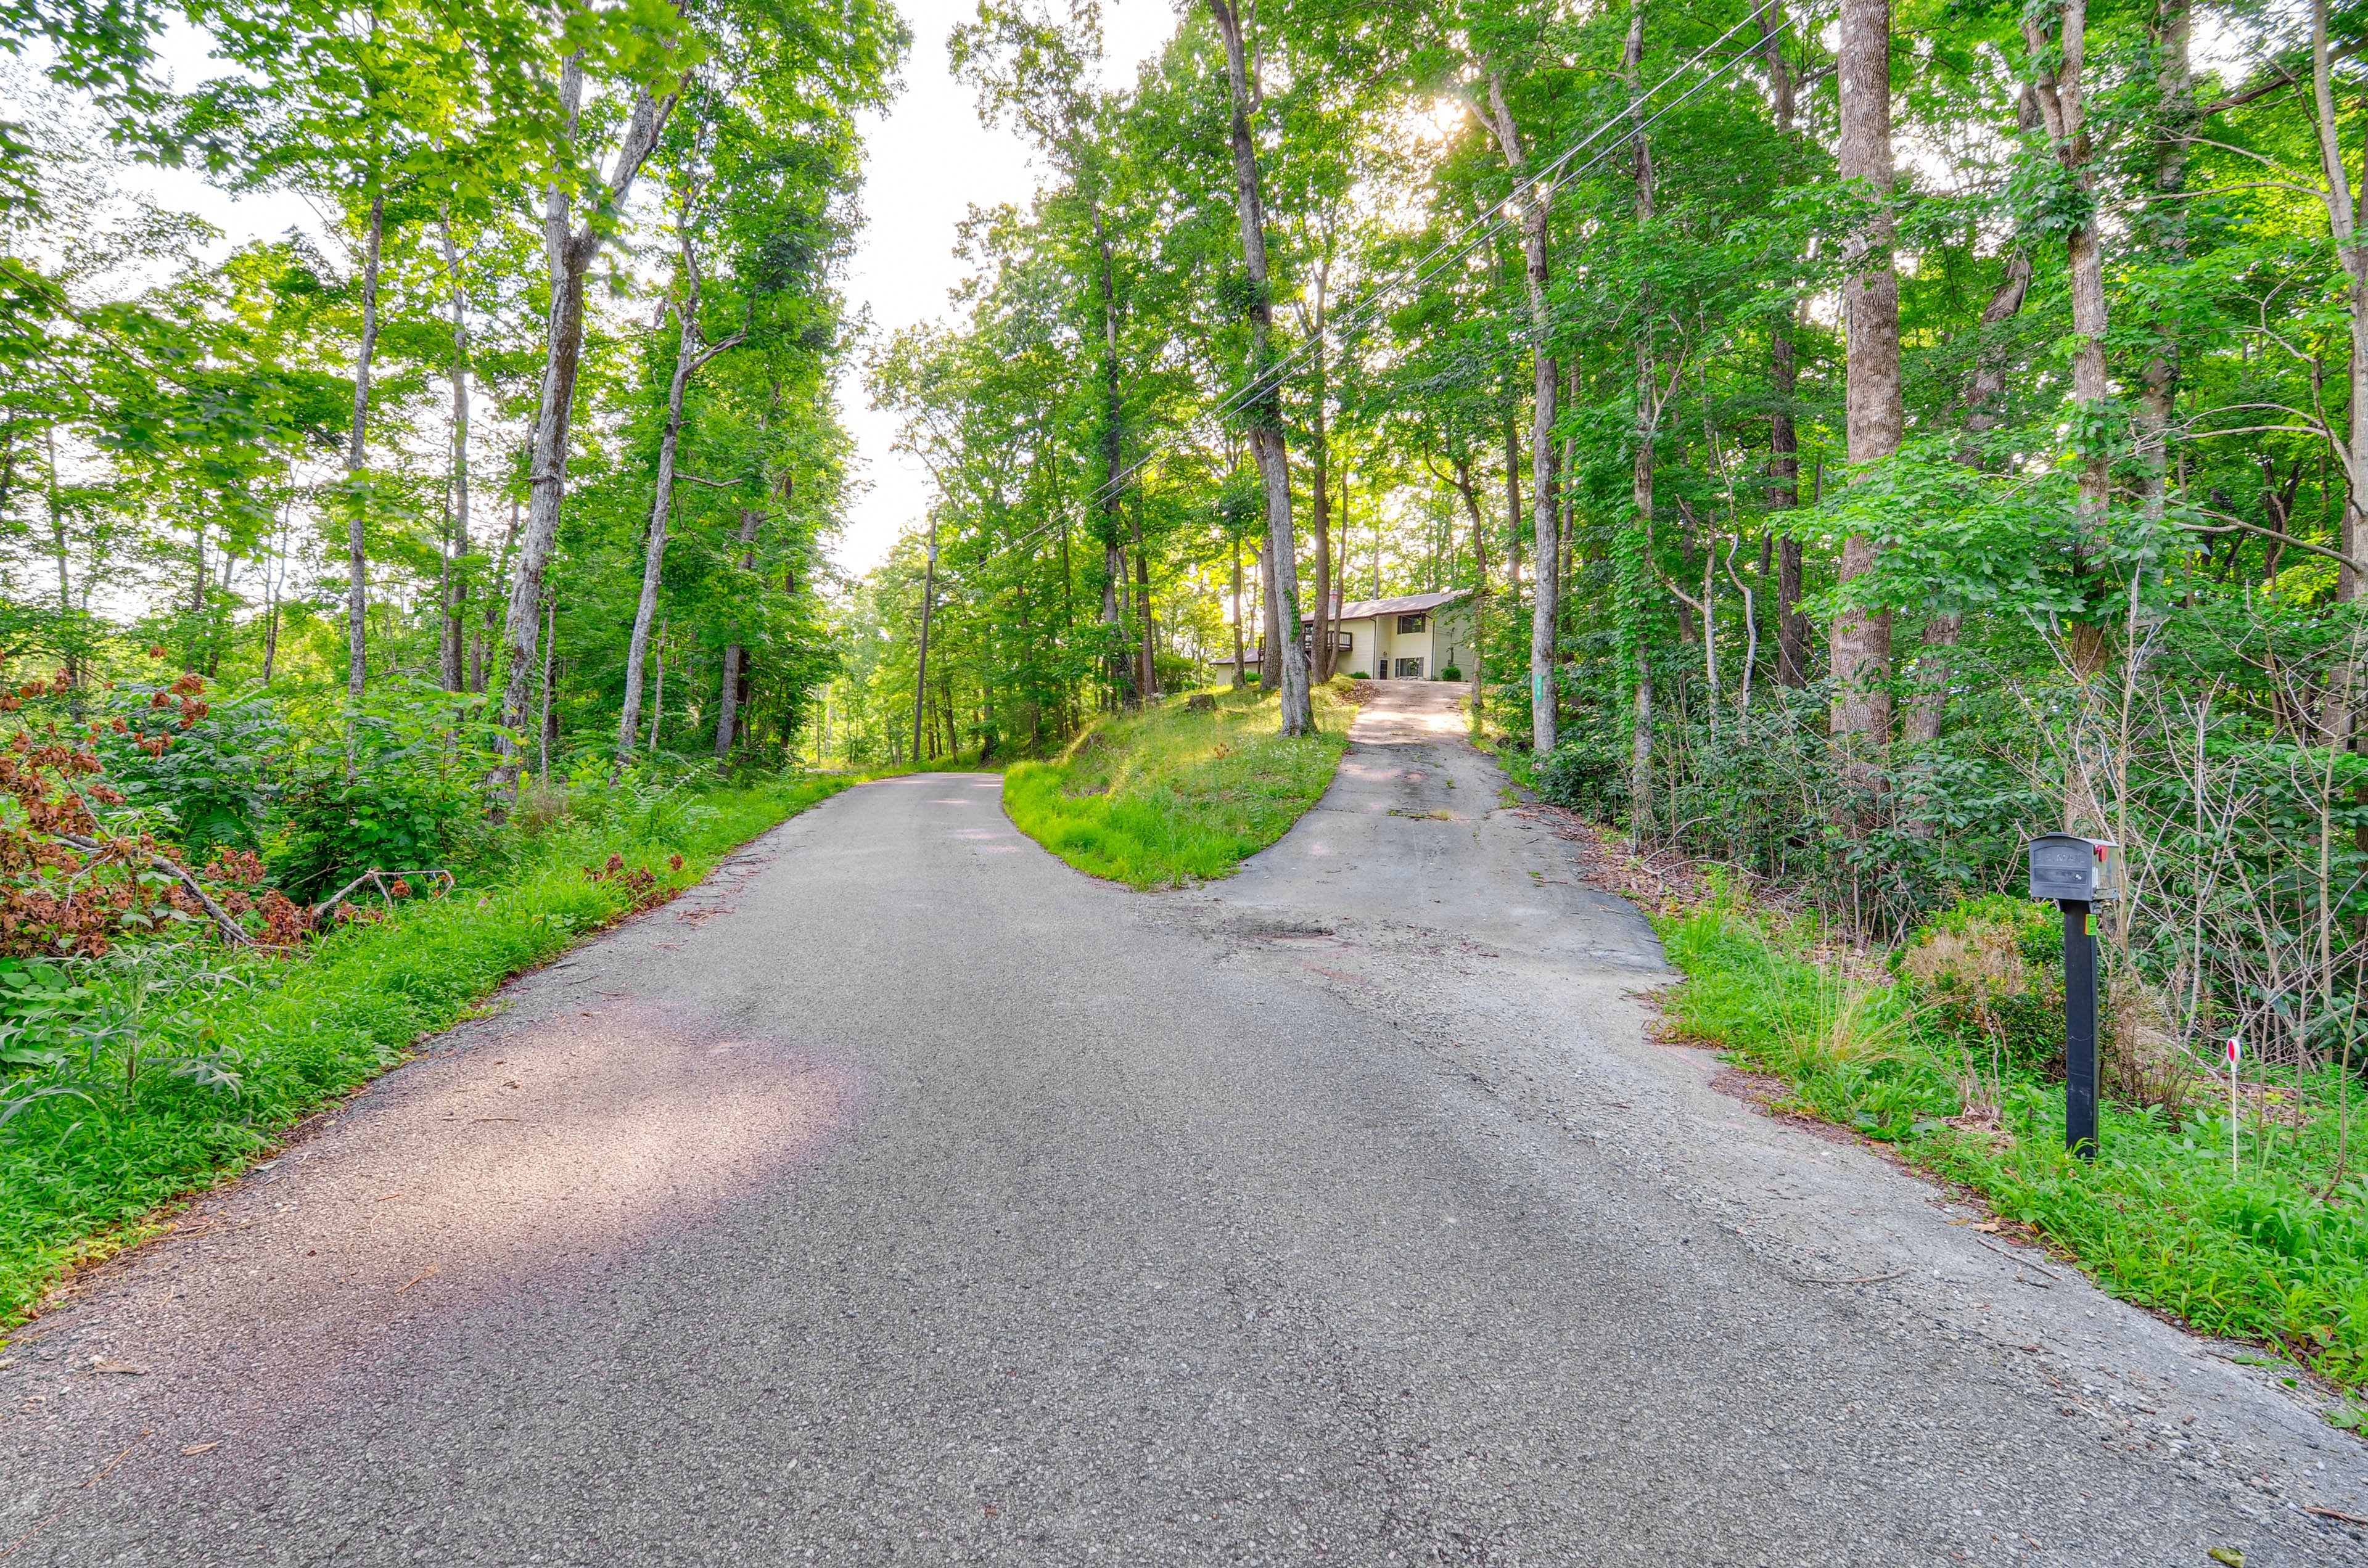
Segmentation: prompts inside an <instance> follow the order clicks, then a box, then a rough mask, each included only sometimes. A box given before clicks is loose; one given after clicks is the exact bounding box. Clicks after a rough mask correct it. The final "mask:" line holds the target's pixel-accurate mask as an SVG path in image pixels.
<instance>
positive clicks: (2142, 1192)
mask: <svg viewBox="0 0 2368 1568" xmlns="http://www.w3.org/2000/svg"><path fill="white" fill-rule="evenodd" d="M1987 903H1988V904H1989V906H1990V907H1991V908H1993V909H1996V908H1998V906H2001V905H2008V904H2009V901H2002V900H1994V901H1987ZM1964 907H1965V908H1966V909H1967V910H1979V909H1981V908H1982V907H1983V906H1981V905H1968V906H1964ZM2053 917H2054V912H2053V911H2052V910H2043V911H2041V912H2040V914H2039V915H2038V916H2037V917H2036V918H2035V919H2034V918H2033V917H2031V916H2029V915H2016V914H2012V913H2009V914H2007V915H2004V916H2003V917H1998V916H1987V917H1976V918H1974V919H1972V920H1970V921H1969V919H1968V917H1967V916H1964V915H1959V916H1957V917H1955V918H1954V919H1952V918H1951V917H1948V916H1944V917H1943V918H1942V920H1941V922H1936V926H1935V927H1928V928H1927V930H1928V933H1930V932H1933V931H1935V930H1936V929H1937V930H1938V931H1939V932H1940V937H1941V939H1943V940H1949V941H1953V942H1956V943H1957V944H1958V945H1959V947H1960V948H1962V947H1963V943H1964V936H1965V934H1966V933H1967V932H1969V931H1975V932H1977V930H1978V928H1979V927H1980V922H1981V918H1988V919H1990V921H1991V926H1990V928H1992V929H1996V928H1998V926H1999V924H2000V919H2001V918H2002V919H2003V921H2004V922H2008V923H2013V924H2020V925H2021V926H2023V929H2024V937H2025V947H2026V950H2027V956H2028V959H2029V960H2032V961H2033V963H2034V969H2033V971H2032V972H2044V969H2043V968H2040V967H2038V966H2037V963H2036V960H2038V959H2039V949H2040V948H2041V947H2042V946H2044V944H2045V941H2046V940H2047V939H2048V936H2049V933H2048V931H2047V930H2046V929H2045V926H2046V925H2047V922H2049V921H2051V920H2052V919H2053ZM1655 924H1656V926H1658V928H1659V930H1660V933H1661V938H1662V941H1663V943H1664V944H1665V945H1666V947H1667V949H1668V955H1669V959H1670V961H1671V962H1672V963H1674V964H1676V965H1677V966H1678V968H1679V969H1680V970H1681V971H1684V973H1685V975H1686V979H1685V981H1684V982H1683V983H1681V984H1679V986H1677V987H1676V988H1675V989H1674V990H1672V991H1670V992H1669V993H1668V995H1667V997H1666V999H1665V1001H1666V1016H1667V1017H1668V1019H1669V1021H1670V1022H1671V1024H1673V1025H1674V1026H1675V1028H1676V1030H1677V1031H1678V1032H1679V1033H1680V1034H1682V1035H1685V1036H1688V1037H1691V1038H1693V1039H1697V1040H1702V1041H1704V1042H1706V1043H1709V1044H1712V1045H1714V1046H1718V1047H1722V1048H1724V1049H1725V1051H1727V1052H1728V1053H1729V1054H1730V1055H1731V1056H1732V1057H1733V1058H1734V1059H1735V1060H1736V1062H1738V1064H1740V1065H1744V1066H1748V1067H1749V1068H1752V1069H1755V1070H1757V1071H1759V1072H1762V1073H1767V1074H1774V1075H1776V1076H1778V1077H1780V1078H1782V1080H1783V1081H1784V1082H1785V1083H1786V1084H1787V1085H1790V1086H1791V1097H1790V1100H1789V1101H1788V1102H1787V1103H1786V1104H1785V1106H1784V1108H1788V1109H1793V1110H1797V1111H1801V1112H1804V1113H1806V1114H1809V1115H1812V1116H1816V1117H1818V1118H1821V1119H1826V1120H1828V1121H1832V1122H1835V1123H1839V1125H1841V1126H1844V1127H1850V1128H1853V1129H1855V1130H1856V1131H1860V1132H1861V1133H1862V1134H1864V1135H1866V1136H1867V1137H1869V1138H1873V1139H1875V1140H1878V1141H1881V1142H1888V1143H1891V1144H1893V1145H1895V1146H1896V1148H1897V1149H1898V1150H1899V1152H1900V1153H1902V1154H1903V1155H1905V1156H1906V1157H1907V1159H1908V1160H1910V1161H1911V1162H1913V1163H1914V1164H1916V1165H1919V1166H1921V1167H1923V1168H1925V1169H1927V1170H1930V1171H1931V1172H1933V1173H1935V1174H1937V1175H1939V1176H1943V1177H1946V1178H1948V1179H1949V1180H1952V1181H1954V1182H1958V1183H1962V1184H1963V1185H1964V1186H1965V1187H1970V1188H1973V1189H1974V1190H1975V1191H1976V1192H1978V1193H1980V1194H1981V1195H1982V1196H1983V1197H1984V1198H1986V1199H1987V1200H1988V1201H1989V1202H1990V1204H1991V1205H1992V1206H1993V1207H1994V1208H1995V1210H1996V1211H1997V1212H1998V1215H1999V1216H2000V1217H2001V1218H2003V1219H2005V1220H2008V1221H2013V1222H2015V1223H2017V1224H2019V1225H2023V1226H2028V1227H2029V1228H2030V1229H2031V1230H2032V1231H2035V1232H2037V1233H2040V1234H2042V1235H2044V1237H2045V1238H2046V1239H2047V1240H2048V1241H2049V1242H2050V1243H2052V1244H2055V1246H2056V1247H2058V1248H2060V1249H2061V1250H2062V1251H2063V1252H2064V1253H2066V1254H2068V1255H2069V1256H2071V1257H2073V1258H2074V1259H2075V1260H2077V1262H2078V1265H2079V1267H2081V1268H2082V1269H2083V1270H2084V1271H2086V1272H2087V1273H2088V1274H2089V1275H2090V1276H2091V1277H2092V1278H2095V1280H2096V1281H2097V1283H2098V1284H2099V1285H2100V1287H2102V1288H2103V1289H2104V1290H2106V1291H2108V1292H2109V1293H2111V1294H2112V1295H2115V1296H2118V1297H2120V1298H2122V1299H2123V1300H2125V1301H2133V1302H2135V1303H2137V1304H2139V1305H2142V1306H2146V1307H2151V1308H2155V1309H2157V1310H2159V1311H2162V1312H2168V1313H2170V1314H2172V1315H2174V1316H2176V1317H2178V1318H2180V1319H2182V1320H2184V1321H2185V1322H2187V1323H2188V1324H2192V1325H2193V1326H2194V1327H2195V1328H2197V1329H2199V1330H2201V1331H2203V1332H2204V1333H2207V1334H2212V1335H2225V1336H2227V1337H2230V1338H2235V1339H2243V1340H2250V1341H2253V1342H2255V1343H2258V1344H2260V1345H2263V1346H2267V1347H2270V1348H2271V1350H2272V1351H2273V1352H2274V1353H2275V1354H2276V1355H2277V1356H2278V1358H2280V1359H2281V1360H2282V1361H2286V1362H2290V1363H2294V1364H2298V1366H2306V1367H2308V1368H2310V1369H2313V1370H2315V1371H2317V1372H2318V1373H2319V1374H2321V1375H2322V1376H2324V1377H2325V1378H2327V1379H2328V1380H2329V1381H2333V1382H2336V1383H2338V1384H2340V1385H2342V1386H2344V1387H2345V1388H2347V1389H2349V1390H2351V1391H2353V1392H2355V1393H2356V1392H2358V1391H2359V1390H2360V1389H2361V1388H2362V1385H2363V1384H2368V1176H2362V1175H2361V1174H2359V1171H2360V1168H2361V1165H2362V1157H2363V1156H2368V1148H2363V1147H2362V1143H2361V1140H2362V1136H2363V1134H2368V1115H2363V1114H2362V1113H2363V1110H2368V1108H2363V1107H2362V1104H2361V1103H2360V1096H2359V1094H2358V1092H2357V1090H2356V1088H2354V1087H2353V1086H2351V1085H2347V1084H2346V1083H2344V1082H2343V1081H2342V1078H2343V1075H2342V1074H2340V1072H2338V1071H2336V1070H2334V1069H2329V1070H2328V1071H2326V1072H2323V1073H2320V1074H2315V1075H2305V1076H2302V1077H2299V1078H2298V1077H2297V1076H2296V1074H2294V1073H2293V1072H2291V1071H2283V1072H2277V1071H2273V1072H2272V1073H2271V1074H2270V1076H2269V1079H2268V1081H2266V1082H2255V1081H2252V1080H2253V1079H2254V1078H2255V1077H2256V1075H2257V1074H2258V1069H2255V1070H2251V1071H2248V1074H2247V1080H2246V1081H2245V1082H2244V1083H2243V1102H2242V1106H2241V1108H2240V1110H2239V1111H2238V1113H2237V1116H2236V1120H2237V1124H2238V1125H2237V1153H2236V1157H2235V1160H2234V1165H2235V1168H2234V1169H2232V1168H2231V1167H2232V1160H2231V1150H2230V1142H2229V1140H2230V1127H2229V1122H2230V1119H2231V1111H2230V1107H2229V1102H2228V1097H2227V1085H2226V1079H2222V1080H2220V1081H2219V1083H2218V1084H2216V1085H2215V1084H2214V1083H2213V1082H2212V1081H2211V1080H2210V1078H2209V1077H2208V1076H2205V1075H2203V1074H2202V1073H2200V1072H2198V1071H2196V1070H2195V1069H2194V1068H2192V1067H2188V1068H2185V1069H2181V1070H2179V1071H2178V1073H2177V1075H2176V1076H2175V1077H2173V1078H2166V1077H2162V1076H2159V1075H2158V1076H2157V1078H2156V1079H2155V1093H2154V1095H2153V1096H2151V1097H2157V1098H2168V1099H2169V1101H2170V1102H2171V1104H2170V1105H2169V1106H2166V1105H2163V1104H2154V1105H2147V1106H2136V1105H2130V1104H2123V1103H2115V1102H2114V1101H2112V1100H2108V1101H2107V1102H2106V1104H2105V1105H2104V1107H2103V1108H2102V1113H2101V1117H2102V1120H2101V1128H2100V1140H2099V1141H2100V1146H2101V1148H2100V1156H2099V1158H2098V1159H2097V1160H2096V1161H2095V1162H2094V1163H2093V1164H2090V1163H2088V1162H2085V1161H2081V1160H2078V1159H2075V1158H2073V1157H2071V1156H2070V1155H2068V1154H2066V1153H2065V1151H2064V1136H2063V1134H2064V1091H2063V1085H2062V1083H2061V1081H2060V1079H2054V1080H2051V1078H2050V1076H2049V1074H2047V1072H2046V1071H2045V1068H2044V1063H2043V1062H2040V1061H2039V1060H2037V1055H2038V1052H2037V1049H2036V1047H2035V1046H2034V1045H2033V1044H2032V1041H2033V1040H2036V1039H2037V1037H2038V1036H2039V1035H2040V1034H2041V1033H2042V1031H2043V1030H2045V1031H2049V1032H2050V1033H2052V1031H2053V1030H2054V1028H2056V1027H2058V1026H2056V1025H2055V1021H2054V1015H2055V1008H2056V1007H2057V1006H2060V993H2058V994H2055V995H2038V994H2032V992H2031V991H2030V990H2029V989H2028V988H2026V989H2025V991H2024V992H2023V993H2021V994H2009V993H2008V992H2005V991H2000V992H1998V994H1995V995H1993V996H1992V997H1991V998H1990V1005H1989V1007H1988V1010H1987V1013H1983V1012H1980V1011H1979V1010H1978V1009H1975V1008H1973V1007H1971V1006H1970V1004H1971V1002H1972V1001H1973V997H1972V995H1971V994H1970V993H1968V992H1967V991H1966V990H1965V989H1964V988H1963V987H1962V986H1960V985H1958V984H1957V983H1955V982H1954V981H1942V982H1941V983H1940V984H1939V985H1938V986H1937V987H1936V986H1935V985H1934V984H1930V983H1925V982H1926V981H1929V980H1930V975H1929V974H1928V975H1927V976H1925V979H1924V980H1919V979H1918V978H1917V976H1916V975H1915V973H1914V970H1915V968H1916V967H1917V966H1916V965H1913V964H1909V965H1907V966H1906V969H1907V972H1905V973H1903V974H1900V975H1899V976H1897V977H1896V978H1893V979H1892V980H1890V981H1888V982H1884V981H1882V980H1878V979H1864V978H1860V979H1853V978H1851V977H1850V976H1848V975H1846V974H1844V973H1842V972H1840V969H1839V966H1838V965H1837V964H1835V963H1833V962H1831V961H1827V959H1828V955H1827V954H1825V953H1823V952H1821V951H1820V949H1818V947H1817V944H1816V936H1817V933H1816V927H1815V926H1814V924H1813V923H1812V922H1810V921H1808V920H1806V919H1804V918H1786V917H1784V916H1782V915H1775V914H1771V913H1770V912H1767V911H1764V910H1755V909H1753V908H1751V907H1750V906H1748V904H1747V903H1744V902H1743V901H1742V900H1740V899H1738V898H1737V897H1736V896H1735V895H1734V893H1733V892H1731V891H1730V890H1728V889H1726V888H1725V887H1723V886H1722V885H1720V884H1719V883H1717V882H1715V881H1713V884H1712V895H1711V896H1710V898H1709V899H1708V900H1707V901H1706V902H1704V903H1701V904H1699V905H1698V906H1696V907H1694V908H1693V909H1691V910H1690V911H1687V912H1684V913H1680V914H1675V915H1661V916H1659V917H1657V918H1656V922H1655ZM1933 939H1934V937H1931V936H1929V935H1928V936H1927V937H1926V938H1925V940H1926V941H1927V942H1928V943H1929V942H1930V941H1931V940H1933ZM1976 945H1978V944H1976ZM1994 946H1995V945H1994ZM1917 950H1918V949H1916V948H1914V947H1911V949H1908V954H1909V955H1911V956H1912V955H1913V954H1914V953H1915V952H1916V951H1917ZM1952 950H1954V949H1952ZM1924 967H1926V968H1927V969H1929V968H1930V964H1929V963H1928V964H1927V965H1925V966H1924ZM1990 968H1991V972H1993V973H1998V972H2002V971H1999V970H1998V966H1997V965H1996V964H1995V963H1993V964H1992V965H1991V966H1990ZM1969 1017H1973V1018H1976V1019H1978V1018H1979V1017H1987V1018H1989V1019H1990V1020H1992V1021H1991V1023H1990V1024H1989V1026H1988V1027H1987V1028H1983V1027H1981V1026H1980V1025H1979V1024H1978V1023H1976V1024H1975V1027H1972V1028H1969V1027H1967V1025H1968V1019H1969ZM2018 1033H2019V1034H2020V1036H2021V1040H2022V1041H2023V1043H2022V1044H2021V1047H2020V1049H2019V1050H2018V1047H2017V1045H2016V1044H2015V1043H2014V1037H2016V1036H2017V1035H2018ZM2052 1038H2053V1040H2054V1041H2055V1050H2056V1051H2060V1050H2061V1038H2062V1037H2061V1035H2060V1033H2052ZM2018 1054H2019V1055H2020V1058H2021V1060H2020V1061H2019V1062H2018V1061H2017V1060H2016V1058H2017V1056H2018ZM2165 1091H2168V1092H2167V1094H2166V1093H2165ZM2346 1120H2348V1121H2349V1123H2350V1125H2349V1128H2348V1131H2347V1129H2346V1128H2345V1126H2344V1123H2345V1121H2346ZM1982 1124H1987V1125H1982ZM2339 1140H2341V1142H2342V1143H2343V1145H2344V1147H2343V1156H2344V1157H2343V1158H2342V1159H2341V1160H2339V1158H2338V1142H2339ZM2330 1419H2333V1420H2335V1421H2336V1422H2337V1423H2338V1424H2339V1425H2345V1426H2353V1427H2359V1426H2361V1425H2362V1420H2363V1412H2362V1409H2361V1407H2360V1406H2358V1405H2356V1404H2352V1403H2346V1404H2345V1405H2344V1406H2342V1407H2341V1408H2340V1409H2339V1410H2338V1411H2337V1412H2335V1413H2334V1415H2332V1416H2331V1417H2330Z"/></svg>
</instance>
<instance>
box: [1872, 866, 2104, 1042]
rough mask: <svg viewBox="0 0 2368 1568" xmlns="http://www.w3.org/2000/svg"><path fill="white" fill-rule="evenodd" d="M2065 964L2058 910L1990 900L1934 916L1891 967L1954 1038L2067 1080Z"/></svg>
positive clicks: (1994, 897) (2004, 898)
mask: <svg viewBox="0 0 2368 1568" xmlns="http://www.w3.org/2000/svg"><path fill="white" fill-rule="evenodd" d="M2062 957H2063V928H2062V924H2061V916H2060V915H2057V914H2056V912H2055V909H2054V908H2053V907H2051V906H2049V905H2047V904H2044V903H2032V902H2031V901H2030V900H2028V899H2018V898H2009V897H2008V896H2006V895H2004V894H2002V893H1991V894H1987V895H1985V896H1984V897H1981V898H1971V899H1965V900H1964V901H1962V902H1961V903H1957V904H1955V905H1953V906H1952V907H1951V908H1949V909H1946V910H1943V911H1942V912H1941V914H1939V915H1935V916H1934V917H1933V918H1932V919H1931V920H1930V921H1928V922H1927V923H1926V924H1925V925H1923V926H1920V927H1918V930H1917V931H1916V934H1915V935H1914V936H1913V937H1909V938H1908V941H1907V945H1906V946H1905V947H1903V948H1901V949H1898V950H1897V951H1896V952H1895V953H1894V954H1893V955H1892V960H1891V962H1892V967H1893V969H1894V971H1895V972H1896V973H1897V974H1898V976H1899V977H1900V979H1901V981H1902V982H1904V983H1906V984H1907V988H1908V990H1909V991H1910V992H1911V993H1912V994H1914V996H1915V997H1916V1000H1917V1002H1918V1005H1919V1006H1923V1007H1925V1008H1927V1009H1929V1010H1930V1014H1931V1016H1932V1018H1933V1021H1934V1022H1935V1023H1937V1024H1938V1025H1939V1026H1940V1027H1941V1028H1942V1029H1943V1030H1945V1031H1946V1032H1947V1033H1949V1034H1952V1035H1954V1036H1956V1037H1957V1038H1959V1039H1961V1040H1982V1041H1986V1042H1987V1043H1988V1044H1989V1045H1990V1046H1991V1048H1992V1051H1993V1054H1994V1055H1995V1056H1996V1057H1998V1059H1999V1062H2001V1063H2002V1064H2003V1065H2005V1066H2007V1067H2009V1068H2011V1069H2013V1070H2014V1071H2016V1072H2019V1073H2022V1074H2032V1075H2035V1076H2044V1075H2045V1074H2051V1073H2053V1074H2056V1075H2058V1076H2061V1075H2062V1073H2063V1065H2064V1064H2063V1053H2064V974H2063V965H2062ZM1993 1075H1995V1073H1994V1074H1993Z"/></svg>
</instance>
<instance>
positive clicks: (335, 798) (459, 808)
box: [271, 772, 484, 903]
mask: <svg viewBox="0 0 2368 1568" xmlns="http://www.w3.org/2000/svg"><path fill="white" fill-rule="evenodd" d="M279 815H280V824H281V826H280V837H279V846H278V849H277V852H276V853H275V854H274V855H273V856H272V858H271V876H272V881H274V882H276V883H277V884H278V885H279V887H281V888H283V889H285V890H286V891H287V892H289V893H290V895H291V896H293V897H295V898H298V899H301V900H302V901H303V902H305V903H313V902H316V901H318V900H320V899H322V898H325V897H326V896H328V894H330V893H331V892H335V891H336V889H338V888H340V887H342V886H344V885H345V884H346V883H347V882H348V881H352V880H353V879H354V878H355V877H358V876H359V875H360V874H361V873H362V872H364V871H369V870H385V871H419V870H426V869H430V868H434V867H442V866H444V865H445V864H446V862H447V861H449V860H450V859H452V858H455V856H454V852H455V851H456V850H460V849H462V848H465V847H468V846H471V845H472V841H473V839H474V838H475V836H476V833H475V830H476V829H477V827H478V824H480V823H481V821H482V820H483V817H484V802H483V801H482V800H481V799H480V797H479V795H478V793H477V790H476V789H475V787H474V786H473V785H472V784H469V783H464V782H461V781H460V780H456V779H445V778H437V777H436V776H434V775H432V774H425V773H408V772H392V773H374V774H366V775H357V776H356V777H355V778H346V777H345V776H344V775H343V773H342V772H337V773H328V774H321V775H315V776H314V777H313V778H307V779H304V780H302V782H299V783H297V784H295V785H293V786H291V787H290V789H289V790H287V791H286V793H285V794H284V795H282V797H281V799H280V802H279Z"/></svg>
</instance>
